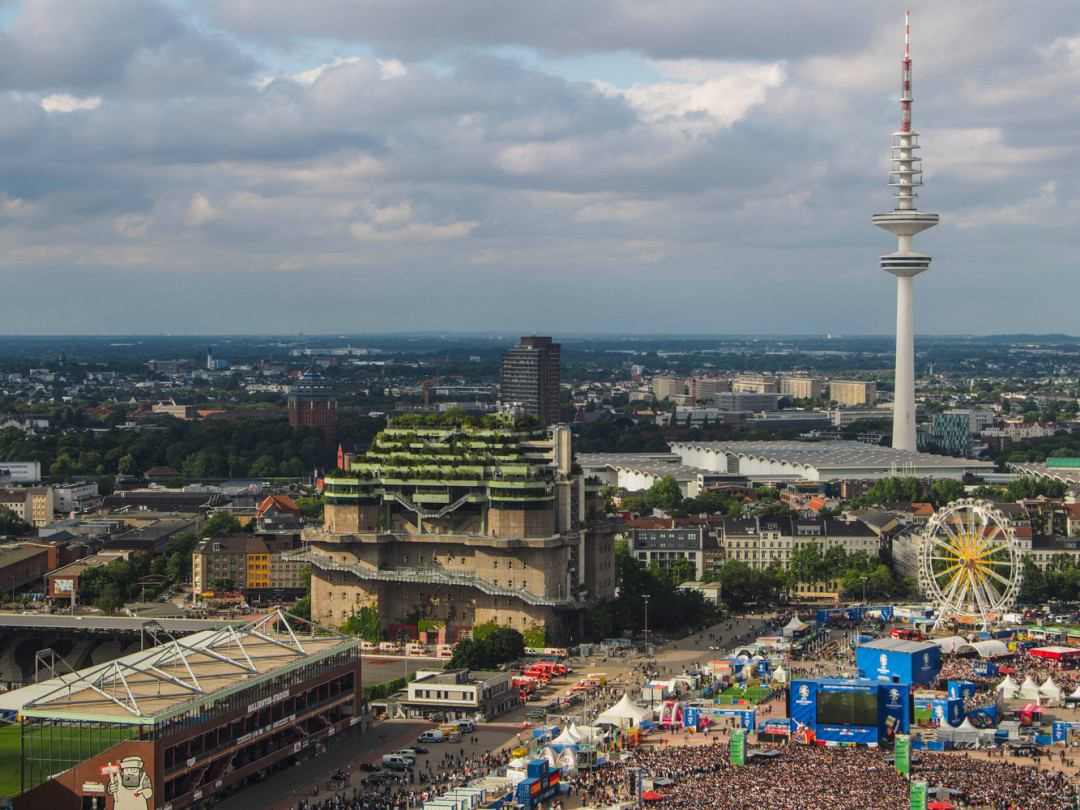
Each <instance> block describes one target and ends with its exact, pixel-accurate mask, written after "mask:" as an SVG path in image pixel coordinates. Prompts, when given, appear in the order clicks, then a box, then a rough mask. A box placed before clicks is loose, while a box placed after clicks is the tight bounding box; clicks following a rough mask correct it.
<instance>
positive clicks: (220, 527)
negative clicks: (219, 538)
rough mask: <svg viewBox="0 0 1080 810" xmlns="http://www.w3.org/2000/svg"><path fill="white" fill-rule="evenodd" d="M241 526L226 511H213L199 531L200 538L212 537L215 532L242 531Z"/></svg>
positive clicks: (229, 532)
mask: <svg viewBox="0 0 1080 810" xmlns="http://www.w3.org/2000/svg"><path fill="white" fill-rule="evenodd" d="M243 528H244V527H243V526H241V525H240V521H239V520H237V519H236V517H235V516H234V515H230V514H229V513H228V512H215V513H214V514H213V515H212V516H211V517H210V519H209V520H208V521H206V524H205V525H204V526H203V527H202V531H200V532H199V537H200V538H205V537H213V536H214V535H215V534H222V533H225V534H238V533H239V532H241V531H243Z"/></svg>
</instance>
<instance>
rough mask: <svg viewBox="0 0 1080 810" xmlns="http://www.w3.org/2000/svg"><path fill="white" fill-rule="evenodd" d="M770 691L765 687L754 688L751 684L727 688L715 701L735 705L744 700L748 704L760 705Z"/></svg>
mask: <svg viewBox="0 0 1080 810" xmlns="http://www.w3.org/2000/svg"><path fill="white" fill-rule="evenodd" d="M771 691H772V690H771V689H769V687H767V686H755V685H753V684H750V685H749V686H747V685H743V684H740V685H737V686H729V687H728V688H727V689H725V690H724V691H723V692H721V693H720V696H719V697H718V698H717V700H718V701H719V702H720V703H722V704H731V703H736V702H738V701H740V700H745V701H748V702H750V703H760V702H761V701H763V700H765V698H767V697H768V696H769V693H770V692H771Z"/></svg>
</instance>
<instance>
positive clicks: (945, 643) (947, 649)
mask: <svg viewBox="0 0 1080 810" xmlns="http://www.w3.org/2000/svg"><path fill="white" fill-rule="evenodd" d="M931 641H932V642H933V643H934V644H937V645H938V646H939V647H940V648H941V651H942V652H943V653H955V652H958V651H959V650H960V648H961V647H963V646H964V645H965V644H967V643H968V642H967V639H966V638H964V637H963V636H946V637H945V638H934V639H931Z"/></svg>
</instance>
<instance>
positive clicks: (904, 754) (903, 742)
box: [896, 734, 911, 773]
mask: <svg viewBox="0 0 1080 810" xmlns="http://www.w3.org/2000/svg"><path fill="white" fill-rule="evenodd" d="M896 770H897V771H898V772H900V773H910V772H911V737H909V736H908V735H907V734H897V735H896Z"/></svg>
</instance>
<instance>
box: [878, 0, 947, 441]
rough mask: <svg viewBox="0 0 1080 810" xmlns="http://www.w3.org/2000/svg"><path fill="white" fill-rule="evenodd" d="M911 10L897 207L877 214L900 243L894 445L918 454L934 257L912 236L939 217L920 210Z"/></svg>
mask: <svg viewBox="0 0 1080 810" xmlns="http://www.w3.org/2000/svg"><path fill="white" fill-rule="evenodd" d="M909 18H910V12H905V15H904V58H903V60H902V61H901V63H900V64H901V76H902V83H901V91H900V131H899V132H894V133H893V145H892V164H893V166H892V169H891V170H890V171H889V185H890V186H893V187H894V188H896V193H895V194H894V195H893V198H894V199H895V200H896V208H895V210H893V211H891V212H890V213H888V214H874V224H875V225H877V226H878V227H879V228H884V229H885V230H887V231H888V232H889V233H892V234H896V237H897V239H898V241H899V244H898V246H897V249H896V251H895V252H894V253H888V254H886V255H884V256H882V257H881V269H882V270H884V271H885V272H886V273H892V274H893V275H894V276H896V381H895V384H894V385H895V387H894V394H893V447H896V448H899V449H901V450H915V323H914V319H913V317H912V307H913V304H912V297H913V288H914V284H913V282H912V279H914V278H915V276H917V275H918V274H919V273H922V272H925V271H926V270H929V269H930V257H929V256H927V255H926V254H925V253H916V252H915V250H913V249H912V240H911V238H912V237H913V236H914V235H915V234H917V233H920V232H921V231H925V230H926V229H927V228H933V227H934V226H935V225H937V224H938V215H937V214H927V213H924V212H922V211H918V210H916V208H915V198H916V197H918V196H919V195H918V194H916V193H915V189H916V187H918V186H921V185H922V184H923V181H922V159H921V158H918V157H915V150H916V149H918V148H919V133H918V132H916V131H915V130H913V129H912V128H911V52H910V43H909V34H910V24H909Z"/></svg>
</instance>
